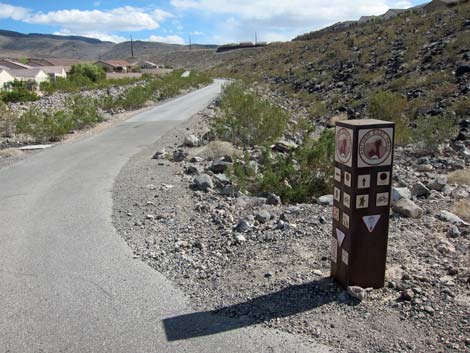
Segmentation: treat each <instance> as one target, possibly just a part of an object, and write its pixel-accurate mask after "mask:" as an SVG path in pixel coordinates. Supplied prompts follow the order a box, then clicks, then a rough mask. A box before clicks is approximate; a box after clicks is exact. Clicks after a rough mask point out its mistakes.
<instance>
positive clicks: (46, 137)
mask: <svg viewBox="0 0 470 353" xmlns="http://www.w3.org/2000/svg"><path fill="white" fill-rule="evenodd" d="M72 127H73V122H72V119H71V118H70V116H69V115H68V114H66V113H65V112H64V111H62V110H61V111H57V112H55V113H52V114H46V113H43V112H41V111H40V110H39V109H37V108H32V109H30V110H28V111H27V112H25V113H24V114H23V115H22V116H21V117H20V119H19V120H18V122H17V124H16V131H17V132H18V133H22V134H27V135H29V136H31V137H33V138H34V139H35V140H36V141H38V142H47V141H58V140H59V139H60V138H61V137H62V136H63V135H65V134H67V133H68V132H69V131H70V130H71V129H72Z"/></svg>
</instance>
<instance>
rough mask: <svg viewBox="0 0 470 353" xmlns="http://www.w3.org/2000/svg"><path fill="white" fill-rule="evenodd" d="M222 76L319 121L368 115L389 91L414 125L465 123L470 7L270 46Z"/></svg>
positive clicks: (236, 61) (232, 64) (225, 68)
mask: <svg viewBox="0 0 470 353" xmlns="http://www.w3.org/2000/svg"><path fill="white" fill-rule="evenodd" d="M215 71H216V73H217V74H221V75H227V76H232V77H239V78H243V79H245V80H248V81H251V82H255V83H256V84H257V85H258V86H265V87H266V86H267V87H268V88H269V89H270V90H271V91H274V92H276V95H277V96H278V97H284V98H286V99H288V100H289V101H290V102H293V104H292V105H293V106H296V107H298V108H302V107H303V108H304V110H305V111H306V114H308V115H310V118H311V119H314V120H316V121H322V122H326V121H327V120H328V118H330V117H331V116H332V115H335V114H337V113H338V112H346V113H347V115H348V116H349V118H360V117H365V116H367V115H368V112H369V109H368V108H369V103H370V99H371V97H373V96H374V95H376V94H377V93H379V92H382V91H387V92H391V93H393V94H396V95H398V96H400V97H403V98H405V99H406V102H405V103H406V107H405V106H404V107H403V109H402V110H401V112H402V113H403V114H405V115H406V117H407V118H409V120H410V121H411V122H412V121H413V120H414V119H415V118H417V117H420V116H424V117H425V116H436V115H443V116H444V115H446V114H451V115H452V116H457V117H458V118H459V119H463V118H465V117H468V116H469V114H470V99H469V94H470V74H469V72H470V4H468V3H467V4H462V5H459V6H457V7H454V8H451V9H447V10H444V11H436V12H432V13H426V14H415V13H406V14H403V15H400V16H398V17H397V18H395V19H393V20H390V21H387V22H383V23H371V24H367V25H364V26H361V27H357V28H354V29H350V30H347V31H343V32H338V33H325V34H323V35H322V36H319V37H318V38H314V39H312V40H309V41H295V42H290V43H282V44H278V45H274V46H269V47H266V48H263V49H260V50H258V51H256V52H252V53H251V55H250V53H244V55H243V56H239V57H235V58H233V59H231V60H227V61H226V62H225V63H224V64H222V65H220V66H219V67H218V68H217V69H216V70H215Z"/></svg>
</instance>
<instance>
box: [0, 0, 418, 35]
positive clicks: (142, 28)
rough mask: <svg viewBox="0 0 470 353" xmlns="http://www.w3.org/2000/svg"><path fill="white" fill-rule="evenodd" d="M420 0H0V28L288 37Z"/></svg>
mask: <svg viewBox="0 0 470 353" xmlns="http://www.w3.org/2000/svg"><path fill="white" fill-rule="evenodd" d="M424 2H426V1H424V0H355V1H351V0H327V1H325V0H289V1H280V0H278V1H275V0H232V1H220V0H167V1H147V0H131V1H129V0H93V1H83V0H82V1H78V0H69V1H61V2H59V1H57V0H41V1H38V0H10V1H7V0H5V1H1V0H0V29H8V30H13V31H18V32H23V33H33V32H34V33H54V34H63V35H82V36H88V37H93V38H99V39H101V40H109V41H114V42H121V41H125V40H128V39H129V38H130V36H131V35H132V36H133V38H135V39H141V40H150V41H159V42H166V43H178V44H187V43H188V38H189V36H190V35H191V38H192V42H193V43H196V42H197V43H204V44H223V43H232V42H241V41H254V33H255V32H257V34H258V40H259V41H268V42H271V41H279V40H282V41H284V40H290V39H292V38H293V37H295V36H296V35H298V34H302V33H305V32H309V31H311V30H314V29H319V28H322V27H325V26H327V25H329V24H332V23H335V22H338V21H344V20H351V19H358V18H359V17H360V16H361V15H379V14H382V13H384V12H385V11H386V10H387V9H389V8H406V7H410V6H414V5H418V4H422V3H424Z"/></svg>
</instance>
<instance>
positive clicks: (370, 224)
mask: <svg viewBox="0 0 470 353" xmlns="http://www.w3.org/2000/svg"><path fill="white" fill-rule="evenodd" d="M379 219H380V215H379V214H376V215H373V216H364V217H362V221H363V222H364V224H365V225H366V227H367V229H368V230H369V233H372V232H373V231H374V229H375V226H376V225H377V223H379Z"/></svg>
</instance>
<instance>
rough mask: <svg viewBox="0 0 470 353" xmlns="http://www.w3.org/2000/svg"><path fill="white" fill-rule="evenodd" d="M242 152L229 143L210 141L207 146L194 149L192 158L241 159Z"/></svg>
mask: <svg viewBox="0 0 470 353" xmlns="http://www.w3.org/2000/svg"><path fill="white" fill-rule="evenodd" d="M242 154H243V153H242V151H240V150H238V149H236V148H235V147H233V145H232V144H231V143H230V142H225V141H212V142H210V143H209V144H208V145H207V146H204V147H200V148H197V149H194V150H193V151H192V153H191V155H192V156H199V157H203V158H207V159H214V158H218V157H223V156H232V157H241V156H242Z"/></svg>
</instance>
